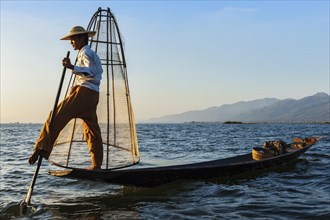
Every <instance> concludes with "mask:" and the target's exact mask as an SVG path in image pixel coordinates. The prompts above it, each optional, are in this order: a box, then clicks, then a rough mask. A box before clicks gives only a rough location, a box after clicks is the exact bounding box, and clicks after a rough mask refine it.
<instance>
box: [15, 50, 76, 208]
mask: <svg viewBox="0 0 330 220" xmlns="http://www.w3.org/2000/svg"><path fill="white" fill-rule="evenodd" d="M69 56H70V51H68V53H67V54H66V57H67V58H69ZM65 72H66V67H64V68H63V72H62V77H61V81H60V85H59V88H58V91H57V95H56V99H55V104H54V108H53V112H52V117H51V119H50V122H49V127H50V129H51V127H52V123H53V121H54V118H55V115H56V111H57V105H58V101H59V99H60V95H61V90H62V85H63V81H64V77H65ZM41 162H42V156H41V155H39V158H38V164H37V168H36V171H35V172H34V175H33V178H32V181H31V184H30V188H29V191H28V193H27V194H26V197H25V199H24V201H23V202H22V203H21V208H22V209H21V212H22V213H23V214H25V213H26V210H27V205H30V200H31V196H32V193H33V188H34V184H35V182H36V180H37V176H38V173H39V169H40V165H41Z"/></svg>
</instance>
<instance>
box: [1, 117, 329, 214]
mask: <svg viewBox="0 0 330 220" xmlns="http://www.w3.org/2000/svg"><path fill="white" fill-rule="evenodd" d="M40 128H41V125H40V124H1V133H0V135H1V146H0V156H1V168H0V172H1V180H0V186H1V192H0V216H1V219H20V218H21V219H30V218H32V219H69V218H70V219H196V220H199V219H330V174H329V170H330V162H329V159H330V125H329V124H236V125H234V124H217V123H214V124H199V123H191V124H138V125H137V132H138V136H139V147H140V153H141V161H142V162H144V161H153V162H155V163H157V162H159V163H163V162H164V161H165V162H166V161H177V162H192V161H206V160H212V159H218V158H226V157H229V156H234V155H238V154H244V153H248V152H250V151H251V149H252V147H255V146H260V145H261V144H262V143H263V142H264V141H267V140H276V139H282V140H283V141H285V142H287V143H289V142H290V140H291V138H292V137H306V136H323V138H322V139H321V140H320V141H319V142H318V143H317V144H316V145H314V146H313V147H312V148H311V149H310V150H308V151H307V152H306V153H305V154H304V155H302V156H301V157H300V158H299V159H298V160H295V161H294V162H292V163H290V164H288V165H286V166H282V167H279V168H278V169H271V170H266V171H263V172H258V173H249V174H248V175H241V176H237V177H235V178H227V179H222V178H215V179H210V180H200V181H198V180H192V181H188V180H180V181H175V182H172V183H168V184H165V185H161V186H158V187H154V188H141V187H132V186H120V185H112V184H107V183H101V182H94V181H82V180H74V179H68V178H60V177H54V176H51V175H49V174H48V172H47V171H48V170H50V169H52V168H53V166H52V165H50V164H49V163H48V162H47V161H45V160H44V161H43V164H42V166H41V168H40V171H39V175H38V179H37V182H36V185H35V188H34V194H33V196H32V201H31V202H32V205H33V207H31V208H30V209H29V210H28V213H27V214H26V215H24V216H23V215H21V214H20V206H19V204H20V202H21V201H22V200H23V199H24V197H25V195H26V193H27V190H28V188H29V184H30V182H31V179H32V175H33V173H34V171H35V167H36V166H30V165H28V163H27V159H28V157H29V155H30V153H31V151H32V149H33V145H34V142H35V140H36V138H37V136H38V134H39V130H40Z"/></svg>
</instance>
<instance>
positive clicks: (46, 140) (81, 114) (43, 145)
mask: <svg viewBox="0 0 330 220" xmlns="http://www.w3.org/2000/svg"><path fill="white" fill-rule="evenodd" d="M95 33H96V32H94V31H86V30H85V29H84V28H83V27H80V26H75V27H73V28H72V29H71V30H70V32H69V34H68V35H67V36H65V37H63V38H61V40H70V41H71V45H72V47H73V49H74V50H78V51H79V52H78V56H77V62H76V65H73V64H72V63H71V61H70V58H64V59H63V60H62V64H63V66H64V67H66V68H68V69H71V70H72V73H73V74H75V75H76V81H75V85H74V86H73V87H72V88H71V91H70V94H69V96H67V97H66V98H65V99H64V100H63V101H62V102H61V103H60V104H59V105H58V106H57V112H56V115H55V118H54V120H53V122H52V124H51V125H50V119H51V115H52V112H50V114H49V116H48V119H47V120H46V122H45V124H44V126H43V128H42V129H41V132H40V134H39V138H38V140H37V142H36V143H35V146H34V151H33V153H32V155H31V157H30V158H29V163H30V164H31V165H32V164H34V163H35V162H36V161H37V160H38V157H39V155H40V156H42V157H44V158H46V159H48V158H49V156H50V154H51V152H52V149H53V145H54V143H55V141H56V139H57V137H58V136H59V134H60V132H61V130H62V129H63V128H64V127H65V126H66V124H67V123H68V122H69V121H70V120H71V119H73V118H81V119H82V120H83V122H82V125H83V133H84V136H85V139H86V141H87V144H88V148H89V152H90V156H91V159H92V166H91V167H89V168H88V169H89V170H100V169H101V165H102V161H103V145H102V136H101V130H100V127H99V124H98V120H97V115H96V107H97V104H98V102H99V86H100V82H101V78H102V72H103V69H102V64H101V60H100V58H99V56H98V55H97V54H96V53H95V52H94V51H93V50H92V49H91V48H90V47H89V45H88V38H89V37H92V36H94V35H95Z"/></svg>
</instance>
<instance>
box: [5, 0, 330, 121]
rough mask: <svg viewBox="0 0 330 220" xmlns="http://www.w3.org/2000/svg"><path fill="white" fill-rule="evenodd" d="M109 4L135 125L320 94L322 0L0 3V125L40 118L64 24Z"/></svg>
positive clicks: (82, 20)
mask: <svg viewBox="0 0 330 220" xmlns="http://www.w3.org/2000/svg"><path fill="white" fill-rule="evenodd" d="M98 7H102V8H107V7H110V9H111V11H112V12H113V13H114V14H115V16H116V18H117V21H118V23H119V27H120V30H121V33H122V35H123V37H124V40H125V52H126V59H127V65H128V78H129V85H130V91H131V96H132V102H133V107H134V110H135V117H136V119H137V121H139V120H142V119H148V118H152V117H159V116H163V115H168V114H175V113H181V112H185V111H189V110H198V109H205V108H208V107H211V106H220V105H222V104H231V103H235V102H238V101H249V100H254V99H259V98H265V97H274V98H280V99H284V98H295V99H299V98H302V97H305V96H309V95H313V94H315V93H317V92H326V93H329V1H315V0H313V1H12V0H11V1H6V0H5V1H4V0H1V122H2V123H5V122H16V121H17V122H43V121H44V120H45V118H46V116H47V115H48V112H49V111H50V110H51V109H52V108H53V103H54V100H55V96H56V93H57V88H58V84H59V81H60V77H61V73H62V66H61V60H62V58H63V57H64V56H65V54H66V51H68V50H70V51H71V54H72V55H71V57H74V56H76V51H73V50H72V48H71V46H70V44H69V42H68V41H60V40H59V38H60V37H62V36H64V35H66V34H67V33H68V31H69V30H70V28H71V27H73V26H76V25H81V26H84V27H87V24H88V23H89V20H90V18H91V17H92V15H93V14H94V12H96V11H97V9H98Z"/></svg>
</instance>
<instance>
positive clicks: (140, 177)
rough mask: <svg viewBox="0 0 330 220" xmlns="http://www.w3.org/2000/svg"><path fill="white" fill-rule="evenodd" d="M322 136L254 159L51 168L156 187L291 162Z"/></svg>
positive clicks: (247, 156)
mask: <svg viewBox="0 0 330 220" xmlns="http://www.w3.org/2000/svg"><path fill="white" fill-rule="evenodd" d="M319 140H320V138H314V141H313V142H309V143H292V144H289V145H288V147H287V148H286V153H283V154H280V155H277V156H273V157H268V158H265V159H259V160H256V159H253V155H252V152H251V153H248V154H244V155H240V156H234V157H230V158H225V159H219V160H213V161H207V162H199V163H191V164H183V165H172V166H159V167H148V168H143V167H141V168H135V166H134V167H130V168H123V169H113V170H100V171H90V170H86V169H67V170H56V171H49V172H50V174H51V175H54V176H61V177H69V178H78V179H89V180H97V181H105V182H109V183H113V184H121V185H134V186H141V187H153V186H158V185H161V184H165V183H168V182H171V181H175V180H179V179H198V180H200V179H210V178H215V177H219V178H221V177H224V178H225V177H230V176H233V175H237V174H242V173H245V172H248V171H249V172H250V171H255V170H261V169H266V168H273V167H277V166H280V165H284V164H287V163H289V162H291V161H293V160H295V159H297V158H298V157H299V156H300V155H302V154H303V153H305V152H306V151H307V150H308V149H309V148H310V147H311V146H312V145H314V144H315V143H316V142H317V141H319Z"/></svg>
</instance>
